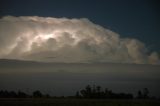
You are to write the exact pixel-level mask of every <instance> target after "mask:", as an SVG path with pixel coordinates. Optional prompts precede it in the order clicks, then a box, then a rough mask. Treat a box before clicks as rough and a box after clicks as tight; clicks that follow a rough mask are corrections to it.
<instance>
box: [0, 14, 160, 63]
mask: <svg viewBox="0 0 160 106" xmlns="http://www.w3.org/2000/svg"><path fill="white" fill-rule="evenodd" d="M0 58H7V59H21V60H33V61H43V62H69V63H75V62H76V63H77V62H84V63H85V62H86V63H90V62H114V63H136V64H159V62H160V60H159V57H158V54H157V53H156V52H152V53H149V52H148V50H147V48H146V47H145V44H144V43H142V42H140V41H139V40H137V39H133V38H132V39H131V38H121V37H120V35H119V34H117V33H115V32H113V31H111V30H109V29H105V28H103V27H102V26H99V25H96V24H94V23H92V22H91V21H89V20H88V19H86V18H81V19H68V18H54V17H38V16H21V17H14V16H4V17H2V18H1V19H0Z"/></svg>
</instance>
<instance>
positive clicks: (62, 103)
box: [0, 98, 160, 106]
mask: <svg viewBox="0 0 160 106" xmlns="http://www.w3.org/2000/svg"><path fill="white" fill-rule="evenodd" d="M0 106H160V101H158V100H104V99H103V100H98V99H31V98H28V99H0Z"/></svg>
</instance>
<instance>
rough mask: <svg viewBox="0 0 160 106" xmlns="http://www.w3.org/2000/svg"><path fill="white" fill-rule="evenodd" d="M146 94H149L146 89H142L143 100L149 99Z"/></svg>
mask: <svg viewBox="0 0 160 106" xmlns="http://www.w3.org/2000/svg"><path fill="white" fill-rule="evenodd" d="M148 94H149V90H148V88H144V89H143V98H149V96H148Z"/></svg>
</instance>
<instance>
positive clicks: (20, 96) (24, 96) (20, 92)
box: [17, 90, 27, 98]
mask: <svg viewBox="0 0 160 106" xmlns="http://www.w3.org/2000/svg"><path fill="white" fill-rule="evenodd" d="M17 97H18V98H26V97H27V94H26V93H24V92H22V91H20V90H19V91H18V94H17Z"/></svg>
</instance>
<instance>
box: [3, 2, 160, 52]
mask: <svg viewBox="0 0 160 106" xmlns="http://www.w3.org/2000/svg"><path fill="white" fill-rule="evenodd" d="M159 10H160V8H159V2H158V0H118V1H117V0H67V1H64V0H27V1H26V0H11V1H10V0H1V1H0V16H1V17H2V16H6V15H12V16H42V17H60V18H61V17H67V18H88V19H89V20H91V21H92V22H94V23H96V24H99V25H101V26H103V27H105V28H109V29H111V30H113V31H114V32H117V33H119V34H120V35H121V37H130V38H136V39H139V40H140V41H142V42H144V43H145V44H146V45H147V48H148V49H149V50H151V51H154V50H156V51H159V49H160V46H159V45H160V42H159V39H160V36H159V35H160V31H159V30H160V29H159V28H160V22H159Z"/></svg>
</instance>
